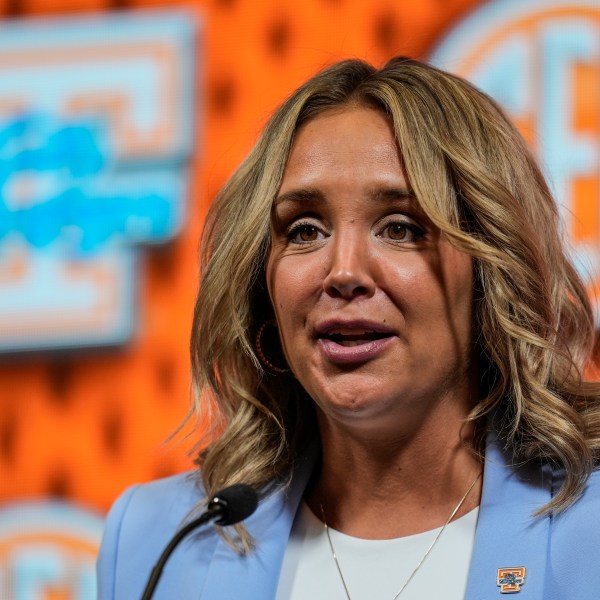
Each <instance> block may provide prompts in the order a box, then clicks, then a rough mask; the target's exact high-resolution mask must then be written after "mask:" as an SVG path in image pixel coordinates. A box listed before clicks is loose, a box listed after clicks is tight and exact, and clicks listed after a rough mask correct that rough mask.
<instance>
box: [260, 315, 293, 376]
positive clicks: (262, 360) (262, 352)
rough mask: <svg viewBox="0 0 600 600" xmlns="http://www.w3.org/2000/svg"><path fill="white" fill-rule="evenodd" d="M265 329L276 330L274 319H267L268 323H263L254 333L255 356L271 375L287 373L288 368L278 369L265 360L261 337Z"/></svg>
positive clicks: (271, 362)
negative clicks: (272, 328) (271, 328)
mask: <svg viewBox="0 0 600 600" xmlns="http://www.w3.org/2000/svg"><path fill="white" fill-rule="evenodd" d="M267 327H274V328H275V329H276V330H277V329H278V327H277V323H276V322H275V319H269V320H268V321H265V322H264V323H263V324H262V325H261V326H260V327H259V329H258V331H257V332H256V339H255V340H254V342H255V343H254V345H255V347H256V354H257V355H258V358H259V360H260V362H261V363H262V364H263V366H265V367H266V368H267V369H268V370H269V371H271V372H273V373H289V372H290V370H289V369H288V368H282V367H278V366H276V365H274V364H273V361H271V360H269V359H268V358H267V356H266V355H265V352H264V350H263V339H262V338H263V335H264V333H265V330H266V329H267Z"/></svg>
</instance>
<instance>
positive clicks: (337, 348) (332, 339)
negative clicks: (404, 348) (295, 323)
mask: <svg viewBox="0 0 600 600" xmlns="http://www.w3.org/2000/svg"><path fill="white" fill-rule="evenodd" d="M315 337H316V339H317V340H318V342H319V346H320V348H321V351H322V352H323V353H324V355H325V357H326V358H327V359H328V360H330V361H331V362H334V363H340V364H356V363H363V362H365V361H368V360H371V359H373V358H376V357H377V356H379V355H380V354H381V353H382V352H385V350H386V348H387V347H388V346H389V345H390V344H391V343H393V342H392V339H393V338H394V337H396V333H395V332H394V331H393V330H392V329H391V328H389V327H388V326H387V325H383V324H381V323H377V322H370V321H362V320H361V321H343V322H342V321H339V320H329V321H324V322H322V323H320V324H318V325H317V327H316V329H315Z"/></svg>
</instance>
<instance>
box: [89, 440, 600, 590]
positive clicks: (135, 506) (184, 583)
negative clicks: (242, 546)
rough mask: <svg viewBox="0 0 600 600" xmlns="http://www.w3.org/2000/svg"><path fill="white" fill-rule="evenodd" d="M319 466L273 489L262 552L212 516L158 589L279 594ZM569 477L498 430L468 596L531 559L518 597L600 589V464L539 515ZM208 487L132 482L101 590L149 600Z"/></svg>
mask: <svg viewBox="0 0 600 600" xmlns="http://www.w3.org/2000/svg"><path fill="white" fill-rule="evenodd" d="M312 467H313V461H312V460H311V459H309V458H306V459H305V460H304V462H301V463H300V464H299V465H298V468H297V470H296V472H295V474H294V478H293V480H292V485H291V487H290V488H288V489H287V490H285V491H280V492H278V493H276V494H274V495H272V496H270V497H269V498H267V499H265V500H264V501H263V502H262V503H261V505H260V506H259V508H258V510H257V511H256V513H254V515H252V516H251V517H250V518H249V519H248V520H247V521H246V525H247V527H248V529H249V531H250V532H251V533H252V535H253V536H254V537H255V538H256V540H257V544H258V546H257V550H256V552H255V553H253V554H251V555H250V556H249V557H246V558H241V557H239V556H238V555H237V554H235V553H234V552H233V551H232V550H231V549H230V548H229V547H228V546H227V545H226V544H225V543H224V542H223V540H222V539H221V538H220V537H219V536H217V534H216V533H215V532H214V529H212V527H210V526H209V527H208V528H207V529H205V530H204V531H202V532H200V533H198V534H191V535H190V536H189V537H188V538H186V539H184V540H183V541H182V542H181V543H180V545H179V546H178V547H177V549H176V550H175V552H174V553H173V554H172V555H171V558H170V559H169V562H168V563H167V565H166V567H165V569H164V571H163V575H162V578H161V580H160V583H159V585H158V587H157V589H156V592H155V595H154V598H155V599H157V600H188V599H189V600H200V599H201V600H273V599H274V598H275V594H276V591H277V584H278V580H279V572H280V569H281V564H282V559H283V554H284V552H285V548H286V544H287V541H288V537H289V535H290V530H291V527H292V523H293V520H294V516H295V514H296V510H297V508H298V505H299V503H300V500H301V498H302V494H303V492H304V488H305V486H306V484H307V481H308V478H309V476H310V473H311V470H312ZM559 483H560V481H559V478H558V477H557V475H556V473H554V472H553V470H552V469H551V468H550V467H549V466H544V467H541V468H540V467H535V468H534V467H527V468H523V467H522V468H520V469H516V468H514V467H513V466H511V465H510V464H509V462H508V461H507V458H506V456H505V455H504V454H503V452H502V450H501V448H500V446H499V444H498V443H497V442H496V440H495V439H494V437H493V436H490V441H489V442H488V447H487V450H486V457H485V467H484V479H483V492H482V499H481V506H480V511H479V520H478V523H477V531H476V537H475V547H474V551H473V559H472V563H471V567H470V572H469V580H468V586H467V594H466V600H494V599H497V600H501V599H502V598H506V597H508V596H506V595H504V594H502V593H501V592H500V587H499V586H498V585H497V573H498V568H501V567H511V568H512V567H526V578H525V582H524V584H523V585H522V587H521V591H520V592H518V593H514V594H511V596H510V597H512V598H514V599H515V600H599V599H600V473H599V472H595V473H594V474H593V475H592V477H591V479H590V481H589V485H588V487H587V489H586V491H585V493H584V495H583V497H582V498H581V499H580V500H579V501H578V502H577V503H576V504H575V505H574V506H572V507H571V508H570V509H569V510H568V511H566V512H564V513H562V514H560V515H559V516H555V517H541V518H537V519H536V518H533V517H532V513H533V512H534V511H535V510H536V509H537V508H539V507H540V506H542V505H544V504H545V503H547V502H548V501H549V500H550V499H551V498H552V495H553V493H555V491H556V489H557V487H558V485H559ZM203 495H204V494H203V492H202V490H200V489H198V487H197V486H196V484H195V483H194V480H193V479H192V477H191V475H190V474H187V475H177V476H175V477H170V478H168V479H162V480H159V481H155V482H153V483H149V484H146V485H140V486H136V487H133V488H130V489H129V490H127V491H126V492H125V493H124V494H123V495H122V496H121V497H120V498H119V499H118V500H117V502H116V503H115V505H114V506H113V508H112V509H111V511H110V513H109V516H108V520H107V523H106V530H105V533H104V538H103V541H102V547H101V550H100V555H99V558H98V582H99V594H98V600H139V598H140V597H141V594H142V591H143V589H144V586H145V584H146V580H147V578H148V575H149V574H150V570H151V569H152V567H153V566H154V564H155V563H156V561H157V559H158V557H159V556H160V554H161V552H162V550H163V548H164V547H165V546H166V545H167V543H168V542H169V540H170V539H171V537H172V536H173V534H174V533H175V532H176V531H177V530H178V529H179V528H180V526H181V523H182V521H184V520H185V519H186V517H187V516H188V513H189V511H190V509H191V508H192V507H193V506H195V505H196V504H197V503H198V502H199V501H201V499H202V498H203ZM449 585H452V584H451V574H449ZM315 600H320V599H315ZM328 600H329V599H328ZM427 600H439V599H427Z"/></svg>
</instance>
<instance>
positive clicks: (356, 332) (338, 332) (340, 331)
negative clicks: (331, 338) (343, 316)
mask: <svg viewBox="0 0 600 600" xmlns="http://www.w3.org/2000/svg"><path fill="white" fill-rule="evenodd" d="M367 333H375V330H374V329H332V330H331V331H329V332H328V335H365V334H367Z"/></svg>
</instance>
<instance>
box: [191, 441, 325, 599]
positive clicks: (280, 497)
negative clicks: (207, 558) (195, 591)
mask: <svg viewBox="0 0 600 600" xmlns="http://www.w3.org/2000/svg"><path fill="white" fill-rule="evenodd" d="M313 465H314V453H309V454H307V455H305V456H303V457H302V458H301V459H300V460H299V461H298V464H297V467H296V469H295V472H294V477H293V479H292V483H291V485H290V487H288V488H286V489H280V490H278V491H277V492H275V493H274V494H273V495H271V496H270V497H268V498H266V499H265V500H263V501H262V502H261V506H260V507H259V509H258V510H257V511H256V513H254V515H252V516H251V517H250V518H249V519H247V520H246V522H245V524H246V527H247V528H248V531H249V532H250V533H251V534H252V535H253V536H254V538H255V539H256V541H257V547H256V550H255V551H254V552H253V553H252V554H250V555H249V556H246V557H240V556H239V555H238V554H236V553H235V552H234V551H233V550H232V549H231V548H230V547H229V546H228V545H227V544H226V543H225V542H224V541H223V540H222V539H221V538H220V537H219V540H218V542H217V546H216V548H215V552H214V555H213V558H212V560H211V563H210V567H209V570H208V573H207V577H206V580H205V584H204V587H203V589H202V594H201V595H200V598H207V599H211V600H212V599H214V598H219V599H220V600H256V599H257V598H261V599H262V598H264V599H265V600H267V599H269V600H270V599H272V598H275V594H276V593H277V585H278V582H279V573H280V571H281V564H282V561H283V555H284V553H285V548H286V546H287V543H288V539H289V537H290V532H291V530H292V525H293V522H294V517H295V516H296V511H297V509H298V505H299V504H300V500H301V499H302V494H303V493H304V489H305V488H306V485H307V483H308V479H309V477H310V475H311V472H312V468H313Z"/></svg>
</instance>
